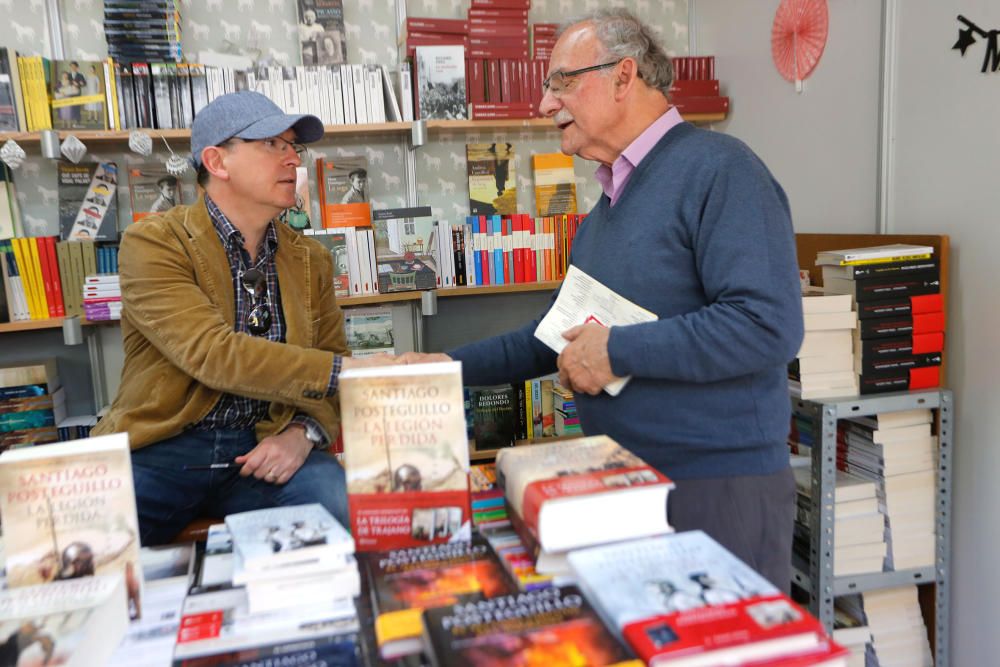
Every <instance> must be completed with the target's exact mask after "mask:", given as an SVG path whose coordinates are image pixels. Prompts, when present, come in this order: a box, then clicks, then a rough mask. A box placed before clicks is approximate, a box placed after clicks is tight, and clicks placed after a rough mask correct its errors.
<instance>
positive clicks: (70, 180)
mask: <svg viewBox="0 0 1000 667" xmlns="http://www.w3.org/2000/svg"><path fill="white" fill-rule="evenodd" d="M58 178H59V180H58V191H59V228H60V231H61V236H62V239H63V240H64V241H68V240H82V241H113V240H115V239H117V238H118V167H117V165H115V163H114V162H100V163H81V164H72V163H70V162H65V161H60V162H59V176H58Z"/></svg>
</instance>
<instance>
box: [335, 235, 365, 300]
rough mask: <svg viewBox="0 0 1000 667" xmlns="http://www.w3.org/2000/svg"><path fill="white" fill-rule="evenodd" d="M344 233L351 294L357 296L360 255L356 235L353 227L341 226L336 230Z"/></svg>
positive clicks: (358, 290) (359, 287) (359, 292)
mask: <svg viewBox="0 0 1000 667" xmlns="http://www.w3.org/2000/svg"><path fill="white" fill-rule="evenodd" d="M337 231H339V232H341V233H343V234H344V240H345V243H346V246H347V273H348V276H349V278H350V283H349V287H350V293H351V296H359V295H360V294H362V293H363V292H362V291H361V256H360V255H359V254H358V235H357V232H356V231H355V230H354V229H353V228H344V227H341V228H340V229H339V230H337Z"/></svg>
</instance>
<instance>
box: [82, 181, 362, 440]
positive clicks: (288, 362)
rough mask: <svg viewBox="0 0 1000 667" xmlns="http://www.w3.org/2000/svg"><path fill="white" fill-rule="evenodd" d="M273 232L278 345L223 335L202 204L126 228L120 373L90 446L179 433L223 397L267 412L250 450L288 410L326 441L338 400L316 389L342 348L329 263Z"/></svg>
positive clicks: (228, 310)
mask: <svg viewBox="0 0 1000 667" xmlns="http://www.w3.org/2000/svg"><path fill="white" fill-rule="evenodd" d="M277 232H278V251H277V254H276V257H275V262H276V265H277V269H278V283H279V288H280V290H281V305H282V310H283V312H284V317H285V325H286V343H285V344H281V343H274V342H270V341H267V340H264V339H262V338H256V337H253V336H248V335H246V334H240V333H236V332H234V331H233V320H234V311H235V296H234V294H233V280H232V274H231V273H230V270H229V262H228V260H227V259H226V253H225V250H224V248H223V246H222V244H221V243H220V242H219V236H218V234H217V233H216V231H215V228H214V227H213V225H212V221H211V219H210V218H209V216H208V209H207V208H206V207H205V201H204V199H201V198H199V200H198V201H197V203H195V204H194V205H192V206H177V207H175V208H173V209H171V210H170V211H168V212H166V213H164V214H162V215H156V216H150V217H148V218H146V219H144V220H143V221H142V222H140V223H138V224H135V225H132V226H131V227H129V229H128V230H127V231H126V232H125V234H124V236H123V237H122V241H121V249H120V253H119V258H120V259H119V270H120V275H121V289H122V322H121V326H122V337H123V339H124V347H125V365H124V368H123V369H122V381H121V386H120V387H119V389H118V396H117V397H116V398H115V400H114V402H113V403H112V405H111V410H110V412H109V413H108V415H107V416H106V417H105V418H104V419H102V420H101V422H100V423H99V424H98V425H97V426H96V427H95V428H94V431H93V433H94V435H98V434H104V433H114V432H119V431H127V432H128V434H129V440H130V442H131V445H132V448H133V449H137V448H139V447H143V446H145V445H148V444H150V443H153V442H157V441H159V440H163V439H165V438H169V437H171V436H174V435H176V434H178V433H180V432H181V431H183V430H185V429H187V428H189V427H191V426H192V425H194V424H195V423H197V422H198V421H200V420H201V419H202V418H204V417H205V415H207V414H208V412H209V411H210V410H211V409H212V407H213V406H214V405H215V404H216V402H217V401H218V399H219V396H220V395H221V394H222V393H223V392H226V393H231V394H238V395H240V396H247V397H250V398H255V399H262V400H266V401H271V407H270V411H269V414H268V416H267V417H266V418H265V419H264V420H263V421H261V422H260V423H258V424H257V438H258V440H260V439H261V438H264V437H266V436H269V435H273V434H275V433H278V432H279V431H281V430H282V429H283V428H284V427H285V426H286V425H287V424H288V422H289V420H290V419H291V418H292V417H293V416H294V414H295V412H296V411H297V410H301V411H302V412H304V413H306V414H308V415H310V416H312V417H313V418H314V419H316V420H317V421H318V422H319V423H320V424H321V425H322V426H323V428H324V429H326V432H327V433H328V434H330V436H331V437H332V438H333V439H336V437H337V434H338V433H339V430H340V414H339V406H338V397H337V396H332V397H329V398H327V397H326V388H327V383H328V381H329V378H330V369H331V368H332V365H333V356H334V355H333V353H337V354H347V340H346V337H345V334H344V315H343V313H342V312H341V310H340V307H339V306H338V305H337V303H336V299H335V297H334V291H333V261H332V258H331V256H330V253H329V252H328V251H327V250H325V249H324V248H323V247H322V246H321V245H320V244H319V243H317V242H315V241H313V240H311V239H307V238H305V237H302V236H299V234H298V233H297V232H295V231H293V230H291V229H289V228H288V227H286V226H284V225H280V224H279V225H277Z"/></svg>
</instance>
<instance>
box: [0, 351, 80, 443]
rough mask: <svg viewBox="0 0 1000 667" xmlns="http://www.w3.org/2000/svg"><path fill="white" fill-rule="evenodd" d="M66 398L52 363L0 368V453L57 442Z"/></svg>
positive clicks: (23, 364) (24, 364)
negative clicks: (57, 427)
mask: <svg viewBox="0 0 1000 667" xmlns="http://www.w3.org/2000/svg"><path fill="white" fill-rule="evenodd" d="M65 419H66V395H65V390H64V389H63V387H62V383H61V382H60V380H59V372H58V369H57V368H56V360H55V359H48V360H45V361H39V362H36V363H8V364H5V365H4V366H3V367H0V452H2V451H4V450H6V449H11V448H15V447H23V446H25V445H33V444H42V443H47V442H56V441H57V440H59V439H60V438H59V436H58V432H57V430H56V424H59V423H60V422H62V421H63V420H65Z"/></svg>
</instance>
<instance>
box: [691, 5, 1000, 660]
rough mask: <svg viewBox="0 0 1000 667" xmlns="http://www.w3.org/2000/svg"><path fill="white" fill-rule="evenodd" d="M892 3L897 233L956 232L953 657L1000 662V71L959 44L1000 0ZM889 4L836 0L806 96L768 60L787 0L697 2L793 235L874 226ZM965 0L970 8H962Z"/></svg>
mask: <svg viewBox="0 0 1000 667" xmlns="http://www.w3.org/2000/svg"><path fill="white" fill-rule="evenodd" d="M886 1H887V2H893V4H894V6H895V7H896V14H895V16H896V18H895V23H894V28H895V35H896V41H895V48H894V50H893V54H894V59H895V62H894V70H893V73H894V75H895V77H896V79H895V80H896V85H895V94H894V96H893V103H892V108H893V110H894V115H893V123H892V125H891V132H890V137H891V139H892V143H891V146H892V148H891V153H890V156H891V164H892V172H891V174H892V178H891V180H890V184H889V189H888V191H887V192H886V196H887V197H888V201H889V202H890V209H889V217H888V220H887V222H888V230H887V231H889V232H890V233H923V234H940V233H945V234H949V235H950V236H951V244H952V245H951V253H952V254H951V287H950V290H949V294H948V299H949V301H948V316H949V317H948V338H947V354H948V365H949V370H948V378H947V379H946V384H947V386H949V387H950V388H952V389H953V390H954V393H955V402H956V408H957V409H956V417H957V418H956V420H955V422H956V423H955V428H954V437H955V457H954V466H953V489H954V504H953V519H954V520H953V530H952V545H953V550H952V554H953V559H952V568H951V574H952V582H953V586H952V606H951V611H952V616H951V630H952V636H951V647H952V650H951V664H954V665H961V666H964V665H989V664H996V663H997V658H996V656H997V655H998V654H1000V633H997V632H996V631H995V627H996V625H997V621H998V619H1000V614H998V612H997V604H996V600H997V599H1000V575H998V573H997V568H996V566H995V563H996V561H997V559H998V557H1000V537H998V534H1000V531H998V530H997V528H998V525H997V524H998V523H1000V522H998V520H997V518H996V516H997V511H996V510H997V508H1000V484H998V480H1000V442H998V440H1000V436H998V435H997V434H1000V398H998V395H1000V392H998V391H997V390H998V389H1000V381H998V380H997V378H1000V354H997V344H996V341H997V340H1000V333H998V332H1000V308H998V306H1000V290H998V288H997V280H996V277H995V272H996V265H997V263H998V258H1000V225H998V219H997V218H998V214H1000V184H998V183H997V179H998V175H1000V169H998V163H1000V129H998V127H997V122H996V119H995V115H996V111H997V110H998V109H1000V72H996V73H990V74H982V73H980V72H979V69H980V66H981V64H982V59H983V56H984V50H985V42H983V41H982V40H980V41H979V42H978V43H977V44H975V45H973V46H972V47H970V48H969V50H968V54H967V55H966V56H965V58H962V57H961V56H960V55H959V52H958V51H953V50H951V46H952V45H953V44H954V43H955V40H956V39H957V37H958V28H959V23H958V21H957V20H956V18H955V17H956V16H957V15H958V14H963V15H965V16H966V17H967V18H969V19H970V20H973V21H975V22H976V23H977V24H978V25H980V26H981V27H983V28H984V29H986V30H991V29H1000V3H997V1H996V0H963V1H962V2H961V3H957V2H953V1H952V0H886ZM881 4H882V3H880V2H875V1H874V0H830V2H829V7H830V33H829V43H828V44H827V50H826V52H825V54H824V56H823V59H822V61H821V62H820V64H819V66H818V68H817V69H816V72H815V73H814V75H813V76H812V78H810V79H808V81H807V82H806V89H805V92H804V93H803V94H802V95H796V94H795V93H794V92H793V90H792V87H791V85H790V84H787V83H784V82H783V80H781V79H780V78H779V77H778V75H777V73H776V72H775V70H774V68H773V66H772V65H771V60H770V52H769V49H768V44H769V39H770V33H769V30H770V22H771V19H772V17H773V15H774V10H775V8H776V7H777V5H778V0H766V2H764V1H761V0H692V7H691V14H692V17H693V24H694V32H693V34H692V39H693V41H694V48H693V49H692V51H691V53H692V54H693V55H698V54H715V55H716V58H717V67H716V70H717V72H718V76H719V77H720V78H721V79H722V84H723V86H724V88H725V89H726V91H727V92H728V94H729V95H731V96H732V97H733V101H732V114H731V118H730V120H729V121H727V123H726V124H724V125H721V126H720V129H723V130H725V131H727V132H729V133H731V134H733V135H735V136H738V137H740V138H742V139H743V140H744V141H747V142H748V143H749V144H750V145H751V146H752V147H753V148H754V150H756V151H757V152H758V153H759V154H760V155H761V156H762V157H763V158H764V160H765V161H766V162H767V163H768V164H769V166H770V167H771V169H772V171H774V173H775V174H776V176H777V177H778V180H779V181H781V182H782V184H783V185H784V186H785V188H786V190H787V191H788V194H789V197H790V199H791V201H792V209H793V217H794V220H795V226H796V229H797V230H798V231H835V230H838V229H842V230H844V231H861V232H864V231H876V228H875V207H876V206H877V183H878V178H877V177H878V173H877V165H876V160H877V158H876V156H877V151H876V148H877V142H878V99H879V96H878V95H879V85H880V83H879V76H878V72H879V50H880V37H881ZM959 4H960V5H961V6H959Z"/></svg>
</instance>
